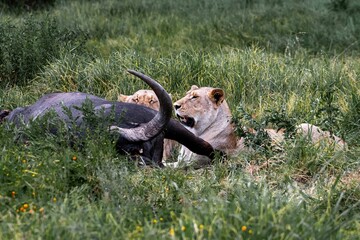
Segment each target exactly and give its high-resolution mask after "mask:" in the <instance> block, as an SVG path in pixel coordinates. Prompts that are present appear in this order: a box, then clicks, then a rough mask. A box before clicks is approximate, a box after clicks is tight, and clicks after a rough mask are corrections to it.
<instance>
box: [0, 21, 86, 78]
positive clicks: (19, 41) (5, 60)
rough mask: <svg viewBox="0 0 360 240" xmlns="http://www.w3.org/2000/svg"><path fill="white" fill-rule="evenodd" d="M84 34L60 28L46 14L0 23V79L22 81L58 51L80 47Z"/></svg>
mask: <svg viewBox="0 0 360 240" xmlns="http://www.w3.org/2000/svg"><path fill="white" fill-rule="evenodd" d="M84 39H85V35H84V34H83V33H82V32H80V31H78V32H75V31H74V30H73V31H68V30H59V28H58V24H57V22H56V21H55V20H54V19H52V18H49V17H45V18H44V19H41V20H35V19H32V18H31V17H28V18H26V19H25V20H24V22H23V23H20V24H13V23H10V22H9V21H7V22H3V23H0V83H4V82H5V83H10V84H25V83H27V82H28V81H29V80H30V79H31V78H33V77H34V75H35V74H36V73H37V72H38V71H39V70H40V69H41V68H42V67H43V66H44V65H46V64H47V63H48V62H49V61H51V60H53V59H54V58H56V57H58V56H59V55H60V52H61V51H63V50H64V51H68V52H74V51H75V50H76V51H78V50H79V49H81V46H82V43H83V42H84V41H83V40H84Z"/></svg>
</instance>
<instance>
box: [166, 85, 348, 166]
mask: <svg viewBox="0 0 360 240" xmlns="http://www.w3.org/2000/svg"><path fill="white" fill-rule="evenodd" d="M174 107H175V112H176V115H177V117H178V118H179V119H180V121H181V122H182V123H183V124H184V125H185V126H186V127H187V129H188V130H190V131H191V132H192V133H194V134H195V135H196V136H198V137H200V138H202V139H204V140H205V141H207V142H209V143H210V144H211V145H212V146H213V148H214V149H217V150H221V151H222V152H225V153H226V154H227V155H228V156H234V155H237V154H238V153H239V152H240V151H242V150H244V149H245V148H246V147H245V142H244V138H239V137H237V135H236V134H235V132H234V127H235V126H234V124H233V123H232V115H231V112H230V108H229V106H228V104H227V102H226V100H225V93H224V91H223V90H222V89H220V88H212V87H201V88H199V87H197V86H195V85H193V86H192V87H191V89H190V90H189V91H188V92H187V93H186V95H185V97H183V98H181V99H180V100H178V101H177V102H175V103H174ZM265 131H266V132H267V134H268V135H269V137H270V139H271V141H272V143H273V144H275V145H276V144H278V143H281V142H282V141H283V140H284V131H283V130H280V131H276V130H274V129H265ZM297 132H299V133H301V134H303V135H304V136H309V137H310V139H311V141H312V142H313V143H317V142H319V141H321V140H324V139H325V140H327V141H333V142H335V144H336V145H337V146H338V147H341V148H343V147H344V145H345V142H344V141H343V140H342V139H340V138H339V137H336V136H333V138H331V134H330V133H329V132H326V131H322V130H321V129H320V128H319V127H317V126H314V125H311V124H308V123H303V124H300V125H298V126H297ZM191 160H195V161H197V164H206V163H207V162H208V159H206V158H203V157H201V156H199V155H196V154H193V153H192V152H190V151H189V150H188V149H187V148H186V147H184V146H182V147H181V150H180V155H179V157H178V162H177V163H175V164H172V165H171V166H177V165H178V164H179V163H180V162H181V161H184V162H185V163H189V162H190V161H191ZM168 165H169V164H168Z"/></svg>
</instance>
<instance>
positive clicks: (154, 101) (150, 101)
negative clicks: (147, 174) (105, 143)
mask: <svg viewBox="0 0 360 240" xmlns="http://www.w3.org/2000/svg"><path fill="white" fill-rule="evenodd" d="M118 101H120V102H127V103H135V104H139V105H144V106H146V107H149V108H152V109H154V110H157V111H159V108H160V104H159V100H158V98H157V96H156V94H155V92H154V91H153V90H148V89H141V90H138V91H136V92H135V93H134V94H133V95H124V94H120V95H119V96H118ZM176 145H177V143H176V142H175V141H172V140H170V139H165V140H164V152H163V160H165V161H166V160H167V159H169V158H170V157H171V153H172V151H173V149H174V148H175V146H176Z"/></svg>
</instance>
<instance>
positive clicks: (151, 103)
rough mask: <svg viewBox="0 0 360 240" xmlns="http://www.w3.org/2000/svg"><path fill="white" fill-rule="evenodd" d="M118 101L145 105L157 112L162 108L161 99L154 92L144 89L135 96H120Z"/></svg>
mask: <svg viewBox="0 0 360 240" xmlns="http://www.w3.org/2000/svg"><path fill="white" fill-rule="evenodd" d="M118 101H120V102H127V103H135V104H140V105H144V106H146V107H149V108H152V109H154V110H157V111H159V108H160V104H159V99H158V98H157V96H156V94H155V92H154V91H153V90H147V89H142V90H138V91H136V92H135V93H134V94H133V95H123V94H120V95H119V96H118Z"/></svg>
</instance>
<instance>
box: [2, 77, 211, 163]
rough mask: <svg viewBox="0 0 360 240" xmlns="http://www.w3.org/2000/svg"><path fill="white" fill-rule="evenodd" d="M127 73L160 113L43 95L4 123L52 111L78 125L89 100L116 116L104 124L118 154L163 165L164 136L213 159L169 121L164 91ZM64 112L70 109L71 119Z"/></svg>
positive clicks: (78, 96) (207, 148) (205, 146)
mask: <svg viewBox="0 0 360 240" xmlns="http://www.w3.org/2000/svg"><path fill="white" fill-rule="evenodd" d="M129 72H130V73H132V74H134V75H136V76H138V77H140V78H141V79H143V80H144V81H145V82H147V83H148V84H149V86H150V87H152V88H153V90H154V91H155V93H156V94H157V96H158V98H159V101H160V110H159V112H157V111H155V110H153V109H150V108H147V107H145V106H141V105H136V104H131V103H124V102H117V101H108V100H105V99H103V98H99V97H96V96H93V95H90V94H86V93H80V92H71V93H51V94H47V95H45V96H43V97H42V98H40V99H39V100H38V101H37V102H35V103H34V104H33V105H30V106H28V107H19V108H16V109H14V110H13V111H11V112H10V113H9V115H8V116H6V117H5V120H6V121H7V122H13V123H15V124H16V125H19V123H20V122H23V123H25V124H28V123H30V122H31V121H32V120H35V119H36V118H39V117H41V116H43V115H44V114H46V113H48V112H50V111H53V112H55V113H56V114H57V115H58V116H59V118H60V119H61V120H63V121H65V122H66V123H68V124H69V125H70V122H71V121H72V120H73V119H76V123H77V125H81V124H82V123H83V118H84V113H83V112H82V105H83V104H84V103H85V102H86V101H89V100H90V101H91V103H92V106H93V107H94V112H98V113H99V112H101V116H103V117H107V116H109V115H110V114H115V118H113V119H114V121H113V122H111V123H106V124H109V126H107V127H108V129H109V128H111V129H113V131H114V132H115V133H117V134H118V135H119V137H118V140H117V143H116V149H117V151H118V152H119V153H121V154H124V153H129V154H130V155H140V156H141V159H143V160H144V161H145V162H146V163H152V164H153V163H155V164H157V165H159V166H163V165H162V152H163V141H164V137H165V138H169V139H173V140H175V141H178V142H179V143H181V144H183V145H184V146H186V147H187V148H189V149H190V150H191V151H193V152H195V153H197V154H200V155H205V156H208V157H209V158H211V159H213V157H214V151H213V148H212V146H211V145H210V144H209V143H207V142H206V141H204V140H202V139H200V138H198V137H196V136H195V135H193V134H192V133H191V132H189V131H188V130H187V129H185V128H184V127H183V126H182V124H181V123H179V122H178V121H177V120H174V119H170V116H171V113H172V103H171V99H170V97H169V95H168V94H167V93H166V91H165V90H164V89H163V88H162V87H161V86H160V85H159V84H158V83H156V82H155V81H154V80H152V79H150V78H149V77H147V76H145V75H142V74H140V73H137V72H135V71H132V70H129ZM144 78H146V79H144ZM149 79H150V80H149ZM151 81H154V82H155V83H156V84H154V82H151ZM64 109H68V110H71V115H72V116H71V119H69V115H68V114H67V113H66V112H65V111H64Z"/></svg>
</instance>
